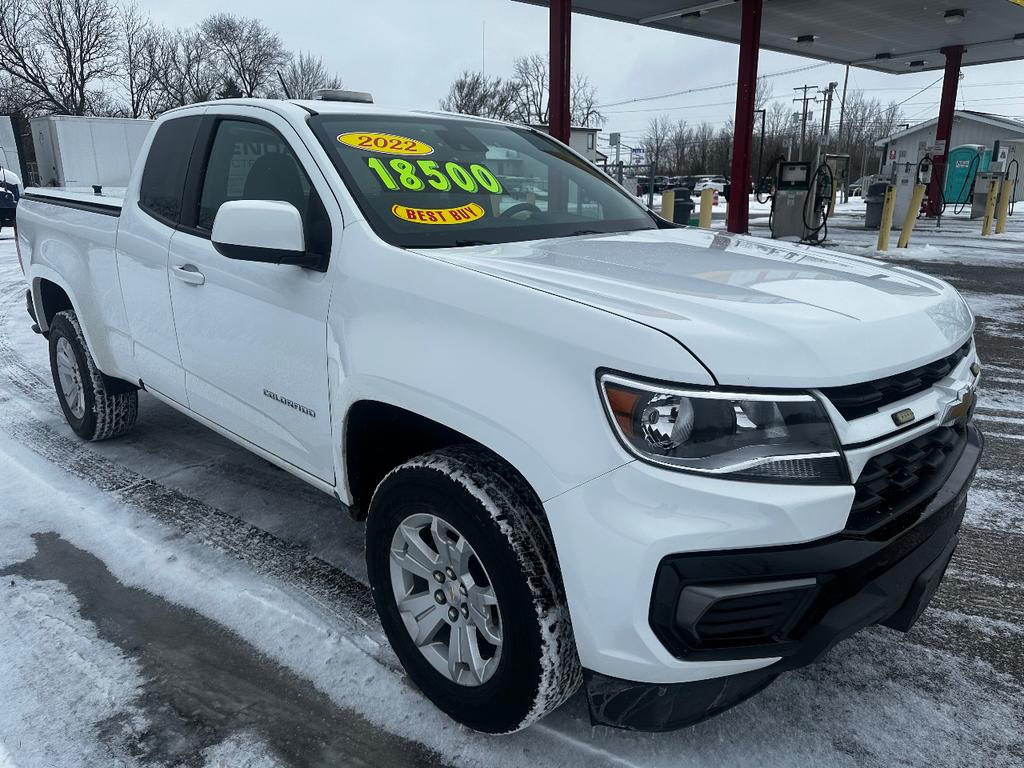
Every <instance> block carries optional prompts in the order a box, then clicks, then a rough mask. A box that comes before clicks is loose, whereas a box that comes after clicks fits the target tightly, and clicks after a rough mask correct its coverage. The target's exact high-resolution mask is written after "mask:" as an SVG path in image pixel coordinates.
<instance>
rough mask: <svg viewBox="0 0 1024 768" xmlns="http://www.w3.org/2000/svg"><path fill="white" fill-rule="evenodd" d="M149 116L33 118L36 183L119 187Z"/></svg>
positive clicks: (125, 181) (139, 145) (131, 164)
mask: <svg viewBox="0 0 1024 768" xmlns="http://www.w3.org/2000/svg"><path fill="white" fill-rule="evenodd" d="M152 124H153V121H152V120H135V119H132V118H122V117H76V116H72V115H48V116H46V117H37V118H33V119H32V120H31V121H30V125H31V127H32V143H33V145H34V146H35V150H36V163H37V165H38V167H39V183H40V185H42V186H47V187H89V186H92V185H94V184H100V185H102V186H105V187H124V186H126V185H127V184H128V179H129V177H130V176H131V175H132V170H133V168H134V167H135V161H136V159H137V158H138V156H139V152H140V150H141V149H142V144H143V142H144V141H145V139H146V135H147V134H148V133H149V128H150V126H151V125H152Z"/></svg>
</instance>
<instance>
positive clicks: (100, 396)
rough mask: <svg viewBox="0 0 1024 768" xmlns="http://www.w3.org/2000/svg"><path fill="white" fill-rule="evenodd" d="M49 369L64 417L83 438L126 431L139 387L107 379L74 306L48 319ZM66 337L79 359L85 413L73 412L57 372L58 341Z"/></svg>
mask: <svg viewBox="0 0 1024 768" xmlns="http://www.w3.org/2000/svg"><path fill="white" fill-rule="evenodd" d="M49 338H50V372H51V374H52V375H53V388H54V389H55V390H56V392H57V400H58V401H59V402H60V407H61V410H62V411H64V418H65V419H67V422H68V424H70V425H71V428H72V429H73V430H74V431H75V434H76V435H78V436H79V437H81V438H83V439H84V440H107V439H109V438H112V437H120V436H121V435H123V434H125V433H126V432H128V431H129V430H130V429H131V428H132V427H133V426H134V425H135V420H136V419H137V418H138V415H139V394H138V390H137V389H136V388H135V387H134V386H132V385H131V384H129V383H128V382H124V381H121V380H119V379H110V378H108V377H106V376H104V375H103V373H102V372H101V371H100V369H99V368H97V367H96V363H95V361H94V360H93V359H92V354H91V353H90V352H89V347H88V346H87V345H86V343H85V335H84V334H83V333H82V326H81V325H79V323H78V317H77V316H76V315H75V313H74V310H70V309H68V310H64V311H61V312H58V313H57V314H56V315H54V317H53V321H52V322H51V323H50V331H49ZM62 338H63V339H67V341H68V343H69V344H70V345H71V350H72V352H73V354H74V356H75V360H76V362H77V363H78V371H79V373H80V381H81V387H82V396H83V399H84V406H85V408H84V413H83V414H82V415H81V416H76V415H75V414H74V413H73V412H72V408H71V406H70V405H69V404H68V401H67V397H66V396H65V394H64V390H63V388H62V387H61V383H60V377H59V375H58V372H57V345H58V343H59V341H60V339H62Z"/></svg>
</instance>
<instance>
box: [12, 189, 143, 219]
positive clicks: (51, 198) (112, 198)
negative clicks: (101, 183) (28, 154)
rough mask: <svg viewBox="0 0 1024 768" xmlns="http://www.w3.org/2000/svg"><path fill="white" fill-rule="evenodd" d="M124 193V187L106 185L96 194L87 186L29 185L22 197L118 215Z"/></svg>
mask: <svg viewBox="0 0 1024 768" xmlns="http://www.w3.org/2000/svg"><path fill="white" fill-rule="evenodd" d="M124 194H125V189H124V187H107V188H104V189H103V191H102V192H101V193H100V194H96V193H95V192H94V191H93V190H92V189H91V188H89V187H29V188H28V189H26V190H25V193H24V195H22V197H24V198H25V199H26V200H35V201H37V202H41V203H51V204H53V205H63V206H66V207H68V208H81V209H83V210H88V211H93V212H95V213H105V214H107V215H109V216H118V215H120V213H121V205H122V204H123V203H124Z"/></svg>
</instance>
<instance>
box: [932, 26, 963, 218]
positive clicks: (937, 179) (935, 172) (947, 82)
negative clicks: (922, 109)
mask: <svg viewBox="0 0 1024 768" xmlns="http://www.w3.org/2000/svg"><path fill="white" fill-rule="evenodd" d="M942 53H943V54H945V56H946V71H945V73H944V75H943V78H942V100H941V101H940V102H939V122H938V124H937V125H936V126H935V143H936V144H938V143H940V142H941V143H943V144H944V145H945V146H944V147H943V150H942V154H941V155H940V156H938V157H935V156H933V157H932V160H933V161H934V163H935V165H934V167H933V168H932V182H931V185H930V186H929V187H928V216H929V217H932V218H933V217H935V216H938V215H939V214H940V213H941V211H942V194H943V191H944V190H945V188H946V156H947V154H948V153H949V139H950V136H951V135H952V133H953V112H954V111H955V110H956V91H957V86H958V85H959V84H960V61H961V59H962V58H963V55H964V47H963V46H962V45H951V46H949V47H948V48H943V49H942Z"/></svg>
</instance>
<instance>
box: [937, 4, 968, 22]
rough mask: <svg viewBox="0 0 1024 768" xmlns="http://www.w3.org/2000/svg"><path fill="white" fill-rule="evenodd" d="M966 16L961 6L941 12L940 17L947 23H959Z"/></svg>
mask: <svg viewBox="0 0 1024 768" xmlns="http://www.w3.org/2000/svg"><path fill="white" fill-rule="evenodd" d="M966 16H967V14H966V13H965V12H964V9H963V8H953V9H951V10H948V11H946V12H945V13H944V14H942V18H943V19H944V20H945V21H946V23H947V24H959V23H960V22H961V21H963V20H964V18H965V17H966Z"/></svg>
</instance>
